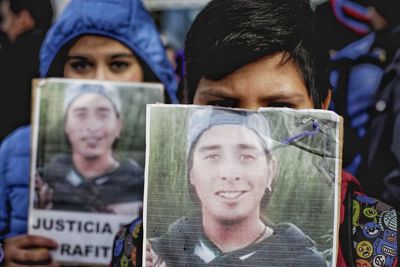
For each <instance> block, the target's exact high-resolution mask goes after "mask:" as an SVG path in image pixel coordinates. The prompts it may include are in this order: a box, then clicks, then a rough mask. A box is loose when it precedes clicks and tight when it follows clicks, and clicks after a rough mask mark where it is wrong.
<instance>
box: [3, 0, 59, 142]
mask: <svg viewBox="0 0 400 267" xmlns="http://www.w3.org/2000/svg"><path fill="white" fill-rule="evenodd" d="M0 17H2V22H1V23H0V29H1V31H2V32H4V34H5V35H6V36H7V39H8V43H4V45H3V47H2V48H1V52H0V81H1V84H2V88H4V90H2V92H3V93H2V94H3V95H2V96H1V104H0V107H1V110H0V114H1V119H0V120H1V125H2V127H1V131H0V140H2V139H3V138H4V137H5V136H6V135H8V134H9V133H10V132H11V131H12V130H14V129H15V128H16V127H19V126H22V125H24V124H27V123H29V121H30V107H31V80H32V79H33V78H36V77H39V50H40V46H41V44H42V41H43V39H44V37H45V35H46V32H47V30H48V28H49V27H50V25H51V22H52V18H53V9H52V5H51V1H50V0H38V1H31V0H2V1H0ZM5 88H7V90H5ZM11 114H12V115H11Z"/></svg>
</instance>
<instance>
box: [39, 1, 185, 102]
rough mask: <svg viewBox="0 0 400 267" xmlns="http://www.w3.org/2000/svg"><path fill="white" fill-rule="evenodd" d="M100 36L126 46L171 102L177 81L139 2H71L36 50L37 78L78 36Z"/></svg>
mask: <svg viewBox="0 0 400 267" xmlns="http://www.w3.org/2000/svg"><path fill="white" fill-rule="evenodd" d="M87 34H92V35H100V36H105V37H109V38H112V39H115V40H117V41H120V42H121V43H123V44H124V45H126V46H127V47H129V48H130V49H131V50H132V51H133V52H134V54H135V55H136V56H138V57H139V58H140V59H141V60H142V61H143V62H144V63H145V64H146V65H147V66H148V67H149V69H150V70H151V71H152V72H153V73H154V74H155V76H156V77H157V78H158V79H159V80H160V82H161V83H163V84H164V86H165V89H166V91H167V93H168V96H169V98H170V101H171V102H172V103H178V100H177V97H176V91H177V81H176V79H175V74H174V71H173V69H172V67H171V65H170V63H169V61H168V59H167V56H166V54H165V49H164V47H163V45H162V43H161V40H160V36H159V33H158V31H157V28H156V26H155V24H154V22H153V20H152V18H151V17H150V15H149V13H148V12H147V11H146V10H145V8H144V7H143V5H142V3H141V1H140V0H71V1H70V3H69V4H68V5H67V6H66V7H65V9H64V11H63V13H62V14H61V16H60V17H59V18H58V19H57V21H56V22H55V24H54V25H53V26H52V27H51V28H50V30H49V32H48V33H47V36H46V38H45V40H44V42H43V45H42V49H41V51H40V76H41V77H46V76H47V75H48V72H49V69H50V66H51V64H52V62H53V61H54V59H55V58H56V56H57V54H58V53H59V52H60V50H61V49H62V48H63V46H64V45H66V44H67V43H68V42H69V41H71V40H72V39H74V38H75V37H78V36H81V35H87Z"/></svg>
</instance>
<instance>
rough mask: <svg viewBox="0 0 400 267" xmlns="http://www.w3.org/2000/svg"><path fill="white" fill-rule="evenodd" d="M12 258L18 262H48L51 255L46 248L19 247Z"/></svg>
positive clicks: (30, 263)
mask: <svg viewBox="0 0 400 267" xmlns="http://www.w3.org/2000/svg"><path fill="white" fill-rule="evenodd" d="M12 260H13V261H14V262H16V263H20V264H29V265H32V264H35V265H36V264H46V265H47V264H49V263H50V262H51V255H50V253H49V250H48V249H47V248H32V249H21V250H19V253H17V254H14V255H13V257H12Z"/></svg>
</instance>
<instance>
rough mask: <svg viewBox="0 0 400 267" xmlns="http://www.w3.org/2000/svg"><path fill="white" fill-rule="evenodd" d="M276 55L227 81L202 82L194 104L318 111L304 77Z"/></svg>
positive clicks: (249, 67)
mask: <svg viewBox="0 0 400 267" xmlns="http://www.w3.org/2000/svg"><path fill="white" fill-rule="evenodd" d="M285 60H286V57H285V54H284V53H276V54H273V55H270V56H266V57H264V58H261V59H259V60H258V61H256V62H253V63H251V64H248V65H246V66H244V67H242V68H240V69H238V70H237V71H235V72H234V73H232V74H231V75H228V76H227V77H225V78H224V79H221V80H218V81H213V80H208V79H205V78H204V77H203V78H202V79H201V80H200V82H199V84H198V86H197V89H196V93H195V96H194V100H193V104H197V105H218V106H228V107H240V108H247V109H258V108H260V107H290V108H297V109H300V108H302V109H305V108H314V103H313V101H312V99H311V97H310V96H309V94H308V92H307V89H306V86H305V84H304V80H303V77H302V75H301V72H300V71H299V70H298V68H297V67H296V66H295V65H294V63H293V62H292V61H291V60H289V61H285Z"/></svg>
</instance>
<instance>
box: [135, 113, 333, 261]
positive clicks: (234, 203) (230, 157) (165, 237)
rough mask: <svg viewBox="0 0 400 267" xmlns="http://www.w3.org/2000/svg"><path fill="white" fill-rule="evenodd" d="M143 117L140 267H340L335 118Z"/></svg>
mask: <svg viewBox="0 0 400 267" xmlns="http://www.w3.org/2000/svg"><path fill="white" fill-rule="evenodd" d="M147 114H148V124H147V129H148V131H147V143H148V144H149V145H148V147H147V153H148V155H147V164H146V175H145V177H146V178H145V181H146V182H145V183H146V185H145V202H144V229H145V240H144V243H143V244H144V247H145V249H143V251H144V255H143V258H144V259H146V262H144V263H143V266H204V265H210V266H265V264H266V262H267V263H268V264H267V265H268V266H294V265H296V266H334V265H332V264H333V261H334V259H335V257H336V253H337V251H336V250H337V243H338V240H337V239H338V237H337V228H338V224H339V222H338V203H339V200H338V185H339V180H340V177H339V171H338V170H339V168H340V164H341V160H340V155H339V152H338V151H339V146H340V142H341V141H340V138H339V135H340V127H341V122H340V119H339V116H337V115H336V114H334V113H332V112H326V111H323V112H321V111H317V112H314V111H295V110H292V109H276V108H275V109H272V110H271V109H262V110H258V111H248V110H240V109H239V110H238V109H236V110H235V109H227V108H218V107H210V106H208V107H207V106H204V107H200V106H171V105H169V106H166V105H149V106H148V111H147ZM164 114H169V119H167V118H166V116H165V115H164ZM277 125H279V126H280V127H276V126H277ZM163 143H164V144H169V145H168V146H165V145H164V146H162V145H161V144H163ZM287 158H290V159H291V161H290V162H283V161H282V160H283V159H287ZM280 159H282V160H280ZM286 161H287V160H286ZM317 210H318V212H316V211H317Z"/></svg>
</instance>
